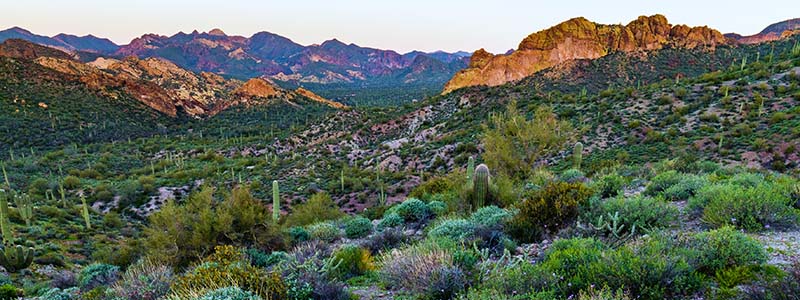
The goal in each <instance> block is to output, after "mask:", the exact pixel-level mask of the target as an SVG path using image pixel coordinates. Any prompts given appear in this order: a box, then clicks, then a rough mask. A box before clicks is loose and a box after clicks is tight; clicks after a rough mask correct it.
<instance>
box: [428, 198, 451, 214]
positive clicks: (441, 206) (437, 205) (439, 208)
mask: <svg viewBox="0 0 800 300" xmlns="http://www.w3.org/2000/svg"><path fill="white" fill-rule="evenodd" d="M428 210H429V211H430V212H431V213H432V214H434V215H435V216H437V217H438V216H443V215H444V214H446V213H447V204H445V203H444V202H442V201H431V202H428Z"/></svg>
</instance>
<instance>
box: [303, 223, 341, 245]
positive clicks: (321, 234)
mask: <svg viewBox="0 0 800 300" xmlns="http://www.w3.org/2000/svg"><path fill="white" fill-rule="evenodd" d="M308 233H309V234H310V235H311V238H312V239H317V240H320V241H325V242H333V241H335V240H337V239H339V238H341V237H342V232H341V230H339V227H337V226H336V225H334V224H333V223H330V222H323V223H316V224H313V225H311V226H309V227H308Z"/></svg>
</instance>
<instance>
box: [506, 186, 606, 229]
mask: <svg viewBox="0 0 800 300" xmlns="http://www.w3.org/2000/svg"><path fill="white" fill-rule="evenodd" d="M591 195H592V191H591V190H590V189H589V188H587V187H586V186H585V185H584V184H583V183H565V182H557V183H551V184H548V185H546V186H545V187H544V188H542V189H541V190H538V191H532V192H530V194H528V195H526V196H525V199H524V200H523V201H522V203H520V204H519V207H518V209H519V212H518V213H517V214H516V215H514V217H513V218H511V221H509V223H508V225H507V226H506V228H507V231H508V233H509V234H510V235H511V236H512V237H514V238H516V239H519V240H520V241H523V242H535V241H538V240H539V239H541V238H542V236H543V235H544V234H548V233H554V232H557V231H558V230H559V229H561V228H564V227H566V226H567V225H569V224H571V223H572V222H574V221H575V219H576V218H577V217H578V209H579V207H580V206H581V205H585V204H586V202H587V200H588V199H589V197H590V196H591Z"/></svg>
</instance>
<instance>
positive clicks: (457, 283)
mask: <svg viewBox="0 0 800 300" xmlns="http://www.w3.org/2000/svg"><path fill="white" fill-rule="evenodd" d="M380 261H381V262H382V266H381V269H380V271H379V275H380V277H381V279H382V281H383V283H384V284H386V286H387V287H389V288H392V289H401V290H405V291H407V292H412V293H415V294H417V295H419V297H420V298H423V299H451V298H452V297H454V296H455V295H456V294H457V293H458V292H460V291H462V290H463V289H464V288H465V287H466V285H467V279H466V276H465V275H464V272H463V271H462V270H461V269H460V268H459V267H458V266H457V265H456V263H455V262H454V260H453V255H452V254H451V252H450V251H449V250H447V249H446V248H443V247H441V246H438V245H436V244H435V243H427V244H417V245H412V246H408V247H406V248H403V249H399V250H397V251H390V252H387V253H385V254H384V255H383V256H382V257H381V259H380Z"/></svg>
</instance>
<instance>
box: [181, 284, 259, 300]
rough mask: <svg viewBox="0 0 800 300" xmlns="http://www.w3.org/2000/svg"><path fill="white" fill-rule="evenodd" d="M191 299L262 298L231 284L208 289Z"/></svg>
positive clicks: (250, 299)
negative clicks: (230, 285)
mask: <svg viewBox="0 0 800 300" xmlns="http://www.w3.org/2000/svg"><path fill="white" fill-rule="evenodd" d="M193 300H262V298H261V297H259V296H258V295H256V294H253V293H252V292H249V291H244V290H242V289H241V288H239V287H235V286H232V287H224V288H219V289H216V290H212V291H208V292H207V293H205V294H203V295H202V296H200V297H197V298H193Z"/></svg>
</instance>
